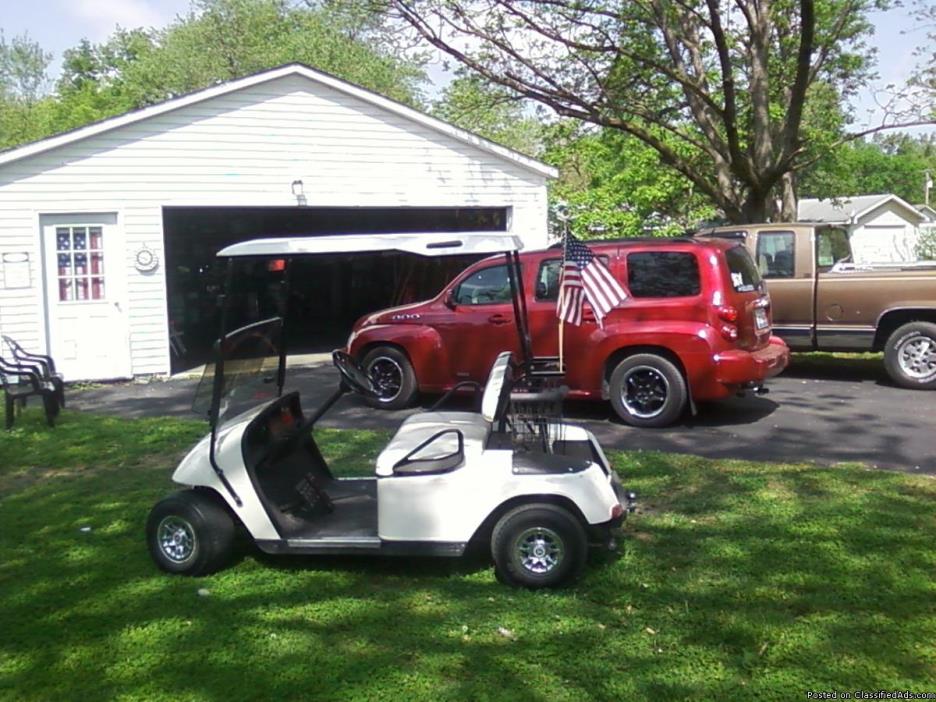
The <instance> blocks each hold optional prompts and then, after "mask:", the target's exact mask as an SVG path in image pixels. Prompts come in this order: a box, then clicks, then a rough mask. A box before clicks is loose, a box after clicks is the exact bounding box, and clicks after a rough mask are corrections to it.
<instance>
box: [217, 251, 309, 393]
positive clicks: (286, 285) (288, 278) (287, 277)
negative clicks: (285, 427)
mask: <svg viewBox="0 0 936 702" xmlns="http://www.w3.org/2000/svg"><path fill="white" fill-rule="evenodd" d="M229 260H233V259H229ZM292 263H293V260H292V259H291V258H287V259H286V271H285V273H284V275H283V300H282V302H283V310H282V314H280V318H281V319H282V320H283V328H282V329H281V330H280V353H279V365H278V366H277V368H276V396H277V397H282V395H283V386H284V385H285V384H286V339H287V338H288V337H287V334H288V333H289V294H290V289H291V286H292V268H293V266H292Z"/></svg>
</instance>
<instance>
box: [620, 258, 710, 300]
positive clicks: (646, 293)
mask: <svg viewBox="0 0 936 702" xmlns="http://www.w3.org/2000/svg"><path fill="white" fill-rule="evenodd" d="M627 287H628V288H629V289H630V293H631V295H633V296H634V297H692V296H695V295H698V294H699V293H700V292H701V291H702V284H701V281H700V279H699V262H698V261H697V260H696V257H695V254H691V253H687V252H683V251H641V252H635V253H629V254H627Z"/></svg>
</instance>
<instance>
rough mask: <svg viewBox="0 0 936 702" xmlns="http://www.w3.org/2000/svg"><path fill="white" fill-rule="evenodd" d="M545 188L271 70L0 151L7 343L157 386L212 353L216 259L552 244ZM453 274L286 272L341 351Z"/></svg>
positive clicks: (504, 158) (477, 151)
mask: <svg viewBox="0 0 936 702" xmlns="http://www.w3.org/2000/svg"><path fill="white" fill-rule="evenodd" d="M555 176H556V171H555V169H553V168H552V167H550V166H547V165H545V164H543V163H540V162H538V161H536V160H534V159H531V158H528V157H526V156H523V155H522V154H519V153H517V152H514V151H511V150H509V149H506V148H503V147H501V146H498V145H496V144H493V143H491V142H489V141H486V140H484V139H481V138H480V137H478V136H476V135H473V134H471V133H469V132H465V131H463V130H461V129H458V128H456V127H453V126H452V125H449V124H447V123H445V122H442V121H440V120H437V119H434V118H432V117H429V116H428V115H425V114H423V113H421V112H418V111H416V110H413V109H411V108H409V107H406V106H404V105H401V104H399V103H396V102H394V101H392V100H389V99H387V98H384V97H382V96H379V95H377V94H375V93H372V92H369V91H367V90H364V89H362V88H359V87H357V86H354V85H351V84H349V83H346V82H344V81H342V80H339V79H337V78H335V77H333V76H329V75H326V74H323V73H320V72H317V71H314V70H312V69H309V68H308V67H305V66H300V65H290V66H285V67H281V68H277V69H274V70H271V71H267V72H264V73H260V74H257V75H254V76H250V77H248V78H244V79H240V80H236V81H231V82H228V83H224V84H221V85H217V86H215V87H212V88H209V89H207V90H203V91H200V92H198V93H193V94H191V95H187V96H183V97H180V98H177V99H174V100H171V101H168V102H165V103H162V104H160V105H156V106H153V107H150V108H146V109H143V110H140V111H137V112H132V113H129V114H126V115H123V116H120V117H116V118H113V119H109V120H105V121H103V122H100V123H97V124H92V125H90V126H87V127H84V128H81V129H78V130H76V131H73V132H69V133H66V134H62V135H58V136H55V137H52V138H49V139H45V140H43V141H40V142H36V143H34V144H29V145H26V146H23V147H20V148H17V149H14V150H11V151H8V152H5V153H0V331H2V333H4V334H10V335H13V336H15V337H16V338H17V339H18V340H19V341H20V343H22V344H23V345H25V346H26V347H27V348H31V349H36V350H48V351H49V352H50V353H51V354H52V355H53V356H55V358H56V359H57V361H58V362H59V363H60V364H61V365H62V366H63V370H64V372H65V375H66V377H67V378H68V379H70V380H74V379H100V378H115V377H128V376H132V375H140V374H163V373H168V372H170V371H171V370H177V369H180V368H182V367H185V366H186V365H192V364H195V363H197V362H199V361H202V360H204V358H205V357H206V356H207V355H208V353H209V351H210V344H211V341H212V339H213V337H214V336H215V335H216V333H217V329H218V322H217V308H216V305H215V297H216V292H217V290H218V284H219V282H220V271H219V270H218V267H217V265H216V263H215V261H214V253H215V252H216V251H217V250H218V249H219V248H221V247H223V246H225V245H227V244H230V243H233V242H236V241H242V240H246V239H250V238H254V237H257V236H263V235H267V236H269V235H276V234H298V233H304V234H316V233H369V232H380V231H453V232H454V231H471V230H501V231H510V232H512V233H514V234H516V235H517V236H519V237H520V238H521V239H523V240H524V243H525V244H526V245H527V246H528V247H539V246H544V245H545V244H546V243H547V200H546V182H547V180H548V179H549V178H552V177H555ZM464 264H465V262H460V265H461V266H463V265H464ZM452 272H453V271H451V270H447V271H440V270H431V269H429V268H427V264H425V262H421V261H418V260H417V261H413V260H409V259H407V257H403V256H383V257H369V258H365V259H360V258H358V259H355V260H350V259H335V260H327V261H325V260H319V261H316V262H310V263H309V264H308V265H307V266H306V268H305V269H304V270H302V271H301V272H300V274H299V275H297V276H294V279H296V280H297V281H298V283H299V285H298V288H297V290H296V291H295V292H296V299H295V300H292V301H291V302H292V303H294V304H295V305H297V306H298V307H300V308H301V309H300V311H301V312H302V321H301V322H300V324H299V325H298V329H299V330H300V331H301V330H302V329H308V328H312V327H314V328H315V329H316V330H317V331H318V333H319V335H321V333H322V331H326V332H328V333H330V341H331V342H332V343H336V344H340V343H341V342H343V341H344V339H345V338H346V335H347V333H348V330H349V328H350V325H351V323H352V322H353V320H354V319H355V318H356V317H357V316H359V315H360V314H363V313H364V312H367V311H370V310H374V309H379V308H381V307H385V306H388V305H390V304H394V303H397V302H401V301H405V300H406V299H410V298H412V297H413V296H429V295H431V294H434V293H435V292H437V291H438V289H439V287H440V286H441V284H442V282H443V280H444V279H445V278H446V277H448V276H450V275H451V273H452ZM170 330H174V332H173V334H174V335H175V337H176V341H180V342H182V343H181V344H179V343H174V344H173V345H172V347H171V346H170ZM183 345H184V347H185V351H184V352H183V351H182V346H183Z"/></svg>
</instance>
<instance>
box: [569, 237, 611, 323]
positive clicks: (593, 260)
mask: <svg viewBox="0 0 936 702" xmlns="http://www.w3.org/2000/svg"><path fill="white" fill-rule="evenodd" d="M586 299H587V300H588V302H589V304H591V306H592V309H593V310H594V311H595V317H596V319H597V320H598V324H599V325H600V324H601V320H602V319H604V318H605V317H606V316H607V315H608V313H609V312H610V311H611V310H612V309H614V308H615V307H617V306H618V305H620V304H621V303H622V302H623V301H624V300H626V299H627V293H625V292H624V288H622V287H621V284H620V283H618V282H617V281H616V280H615V279H614V276H612V275H611V271H609V270H608V269H607V267H606V266H605V265H604V264H603V263H602V262H601V259H599V258H598V257H597V256H595V254H593V253H592V252H591V249H589V248H588V247H587V246H585V244H583V243H582V242H580V241H579V240H578V239H576V238H575V237H574V236H572V235H571V234H569V235H568V236H567V237H566V242H565V258H564V261H563V266H562V283H561V284H560V286H559V301H558V304H557V306H556V315H557V316H558V317H559V319H561V320H562V321H563V322H568V323H569V324H574V325H576V326H578V325H580V324H581V323H582V306H583V304H584V302H585V300H586Z"/></svg>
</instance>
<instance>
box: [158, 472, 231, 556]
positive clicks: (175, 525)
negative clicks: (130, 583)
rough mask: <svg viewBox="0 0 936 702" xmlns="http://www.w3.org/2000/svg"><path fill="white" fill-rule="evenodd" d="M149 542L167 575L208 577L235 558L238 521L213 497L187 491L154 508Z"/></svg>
mask: <svg viewBox="0 0 936 702" xmlns="http://www.w3.org/2000/svg"><path fill="white" fill-rule="evenodd" d="M146 541H147V545H148V546H149V551H150V555H151V556H152V557H153V560H154V561H155V562H156V565H157V566H159V567H160V568H161V569H162V570H164V571H166V572H167V573H178V574H181V575H207V574H208V573H213V572H214V571H216V570H220V569H221V568H223V567H224V566H225V565H226V564H227V562H228V560H229V559H230V557H231V552H232V550H233V545H234V520H233V519H232V518H231V516H230V515H229V514H228V513H227V511H226V510H225V509H224V507H222V506H221V505H219V504H218V503H217V502H216V501H215V500H213V499H212V498H211V497H210V496H208V495H205V494H202V493H200V492H198V491H196V490H184V491H182V492H177V493H176V494H174V495H170V496H169V497H167V498H165V499H164V500H162V501H160V502H158V503H157V504H156V506H155V507H153V509H152V511H151V512H150V514H149V518H148V519H147V520H146Z"/></svg>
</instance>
